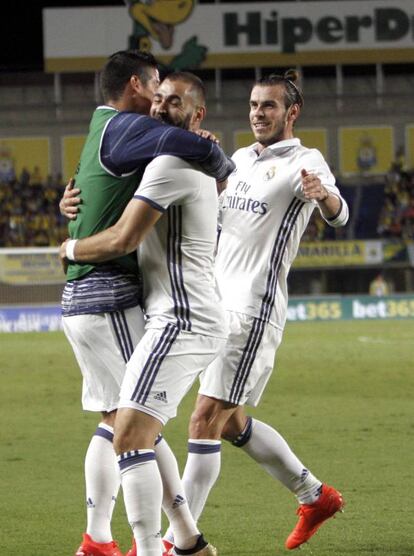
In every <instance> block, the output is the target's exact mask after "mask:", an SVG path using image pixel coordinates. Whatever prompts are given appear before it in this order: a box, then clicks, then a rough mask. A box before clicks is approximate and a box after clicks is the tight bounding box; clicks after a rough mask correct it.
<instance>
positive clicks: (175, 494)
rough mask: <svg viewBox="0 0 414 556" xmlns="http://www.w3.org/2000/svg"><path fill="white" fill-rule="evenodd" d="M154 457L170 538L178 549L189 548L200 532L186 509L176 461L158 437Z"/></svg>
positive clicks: (166, 444) (185, 500)
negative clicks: (160, 480)
mask: <svg viewBox="0 0 414 556" xmlns="http://www.w3.org/2000/svg"><path fill="white" fill-rule="evenodd" d="M155 457H156V460H157V464H158V468H159V470H160V474H161V479H162V485H163V491H164V497H163V501H162V507H163V510H164V512H165V513H166V515H167V517H168V520H169V522H170V527H169V530H171V537H172V539H175V542H176V544H177V546H179V547H180V548H183V549H187V548H191V547H193V546H194V545H195V543H196V542H197V538H198V537H199V535H200V532H199V530H198V528H197V525H196V523H195V521H194V519H193V516H192V515H191V512H190V508H189V507H188V503H187V498H186V496H185V492H184V486H183V484H182V482H181V479H180V473H179V470H178V464H177V460H176V458H175V455H174V453H173V451H172V450H171V448H170V447H169V445H168V443H167V441H166V440H165V439H164V438H163V437H158V439H157V442H156V443H155ZM164 538H166V537H165V536H164ZM170 542H171V543H173V540H171V541H170Z"/></svg>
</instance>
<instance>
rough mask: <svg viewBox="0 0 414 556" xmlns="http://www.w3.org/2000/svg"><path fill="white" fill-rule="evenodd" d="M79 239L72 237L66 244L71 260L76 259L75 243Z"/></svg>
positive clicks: (67, 255)
mask: <svg viewBox="0 0 414 556" xmlns="http://www.w3.org/2000/svg"><path fill="white" fill-rule="evenodd" d="M77 241H78V240H77V239H70V240H69V241H68V242H67V244H66V258H67V259H69V260H70V261H74V260H75V245H76V243H77Z"/></svg>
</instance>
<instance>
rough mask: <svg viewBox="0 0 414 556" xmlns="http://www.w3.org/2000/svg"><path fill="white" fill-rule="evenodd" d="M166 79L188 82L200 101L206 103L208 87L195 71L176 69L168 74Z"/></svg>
mask: <svg viewBox="0 0 414 556" xmlns="http://www.w3.org/2000/svg"><path fill="white" fill-rule="evenodd" d="M165 79H168V80H169V81H184V83H188V84H189V85H190V86H191V89H193V91H194V92H195V94H196V95H197V97H198V98H199V101H200V103H202V104H205V103H206V88H205V86H204V83H203V82H202V81H201V79H200V78H199V77H197V76H196V75H194V73H190V72H189V71H174V72H172V73H169V74H168V75H166V76H165Z"/></svg>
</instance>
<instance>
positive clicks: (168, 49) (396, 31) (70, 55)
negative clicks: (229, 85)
mask: <svg viewBox="0 0 414 556" xmlns="http://www.w3.org/2000/svg"><path fill="white" fill-rule="evenodd" d="M176 1H177V9H178V0H171V2H170V3H169V4H168V3H164V5H167V6H168V7H167V8H166V9H165V10H164V12H165V13H164V12H163V10H161V9H158V11H157V8H156V5H157V2H136V3H135V4H133V5H134V6H138V7H137V8H136V9H135V11H134V12H131V13H129V12H128V10H127V8H124V7H112V8H104V7H100V8H63V9H62V8H59V9H54V8H53V9H46V10H44V16H43V17H44V33H45V37H44V39H45V40H44V44H45V52H44V57H45V67H46V69H47V70H48V71H79V70H89V71H90V70H97V69H100V67H101V66H102V64H103V62H104V60H105V58H106V57H107V56H108V55H110V54H111V53H112V52H115V51H116V50H122V49H125V48H128V46H134V47H145V48H148V49H150V50H151V51H152V52H153V53H154V54H155V55H156V56H158V57H159V58H160V59H161V60H162V61H163V62H164V63H172V64H173V66H174V64H176V63H177V64H178V63H179V62H180V63H181V64H183V65H186V66H187V67H204V68H213V67H240V66H254V65H259V66H275V65H282V66H286V65H296V64H301V65H311V64H318V65H320V64H337V63H339V64H354V63H377V62H384V63H385V62H386V63H393V62H413V61H414V2H413V0H369V1H364V2H361V1H351V0H350V1H347V2H334V1H332V2H293V1H292V2H285V3H272V2H268V3H265V2H251V3H247V4H246V3H242V4H214V5H199V4H197V3H196V2H193V3H192V2H191V1H190V0H187V2H181V5H182V6H184V5H185V4H186V6H187V8H186V12H185V13H184V12H183V14H182V20H180V14H179V12H174V13H173V11H174V10H173V7H174V6H175V3H176Z"/></svg>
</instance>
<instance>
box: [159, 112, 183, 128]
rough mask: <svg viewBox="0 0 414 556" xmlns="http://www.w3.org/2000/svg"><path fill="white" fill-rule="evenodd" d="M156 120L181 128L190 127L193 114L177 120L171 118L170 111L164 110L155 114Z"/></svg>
mask: <svg viewBox="0 0 414 556" xmlns="http://www.w3.org/2000/svg"><path fill="white" fill-rule="evenodd" d="M154 118H155V119H156V120H159V121H160V122H163V123H164V124H168V125H172V126H174V127H179V128H180V129H186V130H187V131H188V130H189V129H190V122H191V115H189V114H188V115H187V116H185V118H184V119H183V120H175V119H174V118H171V117H170V115H169V114H168V112H163V113H162V114H157V115H156V116H154Z"/></svg>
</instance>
